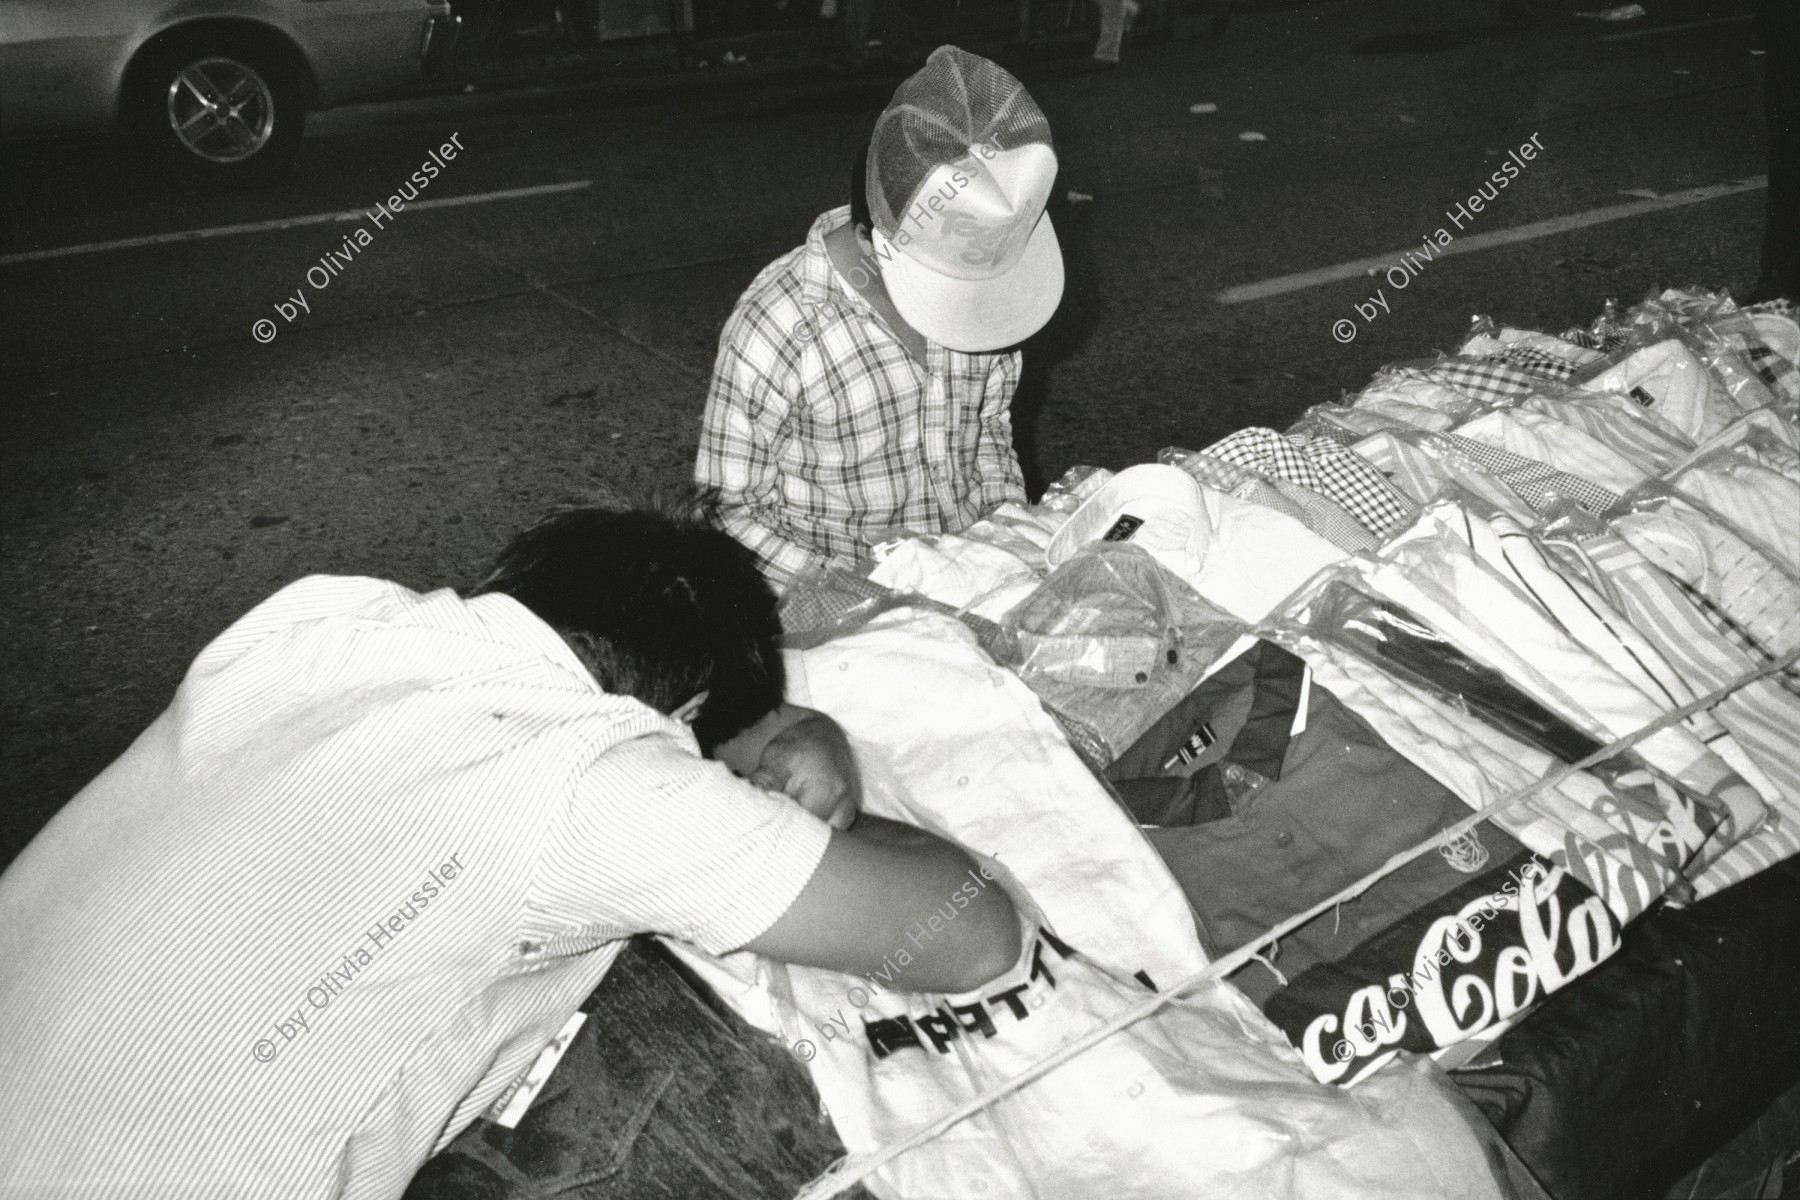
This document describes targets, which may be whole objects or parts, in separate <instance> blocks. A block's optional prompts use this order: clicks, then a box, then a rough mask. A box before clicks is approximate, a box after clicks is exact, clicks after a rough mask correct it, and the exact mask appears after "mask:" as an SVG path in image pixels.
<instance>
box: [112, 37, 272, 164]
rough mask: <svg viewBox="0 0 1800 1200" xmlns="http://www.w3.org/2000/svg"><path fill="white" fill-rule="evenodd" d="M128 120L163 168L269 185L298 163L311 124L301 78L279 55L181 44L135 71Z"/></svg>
mask: <svg viewBox="0 0 1800 1200" xmlns="http://www.w3.org/2000/svg"><path fill="white" fill-rule="evenodd" d="M125 104H126V110H125V119H126V123H127V125H128V126H130V127H131V128H132V129H133V130H134V131H135V132H136V133H137V134H138V135H139V136H140V138H141V139H142V142H143V144H144V148H145V149H146V150H147V151H148V152H149V153H150V155H151V156H152V157H153V158H154V159H156V160H159V161H160V162H161V163H162V164H163V165H164V166H165V167H167V168H170V169H173V170H175V171H177V172H179V173H181V174H183V175H186V176H188V177H190V178H199V179H202V180H205V181H209V182H214V183H218V184H223V185H233V184H256V183H268V182H271V181H273V180H276V179H280V178H283V177H284V176H286V175H287V174H288V172H289V171H291V170H292V169H293V165H294V160H295V158H296V157H298V155H299V153H300V137H301V135H302V134H303V133H304V132H305V130H306V108H305V105H304V103H303V102H302V96H301V88H300V84H299V80H298V79H297V78H296V76H295V72H294V70H293V68H292V67H291V66H290V64H289V63H288V62H287V61H286V60H285V59H284V58H283V57H282V56H281V55H280V54H278V53H273V52H270V51H269V50H266V49H263V48H260V47H251V46H245V45H243V44H241V43H238V44H233V43H231V42H210V43H209V42H201V41H192V42H183V43H178V44H175V45H171V46H167V47H163V48H160V49H157V50H155V51H153V52H152V55H151V57H150V58H149V59H147V60H145V62H144V63H142V64H141V67H140V69H138V70H137V71H136V72H134V81H133V86H132V88H131V91H130V94H129V95H127V96H126V98H125Z"/></svg>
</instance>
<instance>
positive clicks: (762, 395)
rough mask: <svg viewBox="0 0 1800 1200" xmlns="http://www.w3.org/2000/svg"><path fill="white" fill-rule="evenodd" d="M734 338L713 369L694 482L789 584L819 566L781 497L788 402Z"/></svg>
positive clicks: (725, 341) (768, 568) (769, 571)
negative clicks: (779, 462)
mask: <svg viewBox="0 0 1800 1200" xmlns="http://www.w3.org/2000/svg"><path fill="white" fill-rule="evenodd" d="M731 333H732V331H731V327H730V326H727V328H726V331H725V335H724V337H723V338H721V344H720V347H719V358H718V361H717V362H716V363H715V364H714V366H713V376H712V385H711V387H710V388H709V389H708V391H707V396H706V413H705V416H704V417H702V419H701V424H700V453H699V457H698V458H697V459H696V460H695V463H694V482H695V483H696V484H698V485H699V486H700V488H701V489H702V490H704V491H707V492H711V493H712V494H714V495H715V496H717V498H718V502H719V519H720V522H721V523H722V524H723V525H724V526H725V531H726V532H727V533H729V534H731V536H732V537H734V538H736V539H737V540H738V541H740V542H742V543H743V544H744V545H745V546H747V547H749V549H750V550H751V551H752V552H753V553H754V554H755V555H756V557H757V559H758V560H759V561H761V563H762V564H763V571H764V574H766V575H768V576H769V577H770V579H771V580H772V581H774V582H776V583H777V584H778V585H784V584H786V583H787V581H788V580H789V579H791V578H793V577H794V576H795V575H797V574H799V573H800V572H801V571H803V570H805V569H806V568H807V567H808V566H811V565H812V562H813V556H812V555H811V554H810V553H808V552H807V550H806V549H805V548H804V547H803V546H801V545H800V544H799V543H798V542H797V541H795V540H794V538H793V537H792V534H791V532H790V531H789V529H788V528H787V526H786V522H785V521H784V520H783V517H782V511H781V505H780V502H779V500H778V498H777V497H778V488H777V480H776V474H777V473H776V466H775V457H774V447H775V445H776V442H777V441H778V440H779V438H780V437H781V427H782V423H783V421H784V420H785V419H786V415H787V398H786V397H785V396H784V395H782V394H781V392H780V391H778V390H777V389H776V388H775V386H774V385H773V383H771V382H770V380H769V379H768V377H767V376H766V375H764V374H763V373H762V372H761V371H758V370H757V369H756V368H755V367H754V366H753V365H752V364H751V363H750V362H748V361H747V360H746V359H745V357H744V355H743V354H742V353H741V352H740V351H739V350H738V348H737V346H735V345H733V344H732V342H731V340H730V339H731Z"/></svg>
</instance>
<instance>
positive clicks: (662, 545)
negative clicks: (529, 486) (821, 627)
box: [468, 507, 786, 752]
mask: <svg viewBox="0 0 1800 1200" xmlns="http://www.w3.org/2000/svg"><path fill="white" fill-rule="evenodd" d="M488 592H500V593H503V594H505V595H508V596H511V597H512V598H513V599H515V600H517V601H518V602H519V603H521V604H523V605H524V606H525V607H526V608H528V609H530V610H531V611H532V612H533V613H535V614H536V615H537V616H538V617H539V618H540V619H541V620H543V621H544V623H545V624H547V625H549V626H550V627H551V628H552V629H554V630H556V632H557V633H558V634H559V635H560V636H561V637H562V639H563V640H564V641H565V642H567V643H568V644H569V646H570V647H571V648H572V649H573V650H574V651H575V654H576V656H577V657H578V658H580V659H581V661H582V663H583V665H585V666H586V667H587V669H588V670H589V671H591V672H593V675H594V678H595V679H596V680H597V681H598V682H599V684H600V686H601V687H603V688H605V689H606V690H607V691H608V692H611V693H613V694H614V695H625V696H634V697H636V698H637V699H639V700H642V701H643V702H644V703H645V704H648V705H649V706H650V707H652V708H654V709H656V710H657V711H658V712H661V713H669V712H673V711H674V710H675V709H676V708H678V707H680V705H681V704H682V703H683V702H684V701H686V700H687V699H689V698H690V697H692V696H693V695H695V694H696V693H698V692H701V691H705V692H707V693H709V694H708V696H707V700H706V703H705V704H703V705H702V706H701V709H700V715H699V717H698V719H697V720H696V721H695V722H694V736H695V737H696V738H697V739H698V740H699V742H700V745H701V747H702V748H703V749H705V750H707V751H708V752H710V751H711V750H712V749H713V748H714V747H715V746H717V745H718V744H719V743H720V742H723V741H726V740H728V739H730V738H731V737H732V736H733V735H734V734H736V733H738V732H739V731H741V730H743V729H744V728H746V727H747V726H749V725H752V724H754V723H755V722H756V721H758V720H760V719H761V718H762V717H763V716H764V715H765V714H767V713H769V712H771V711H773V710H774V709H775V708H777V707H778V706H779V705H780V704H781V702H782V696H783V694H784V692H785V690H786V680H785V678H784V676H783V672H782V662H781V653H780V650H779V646H778V642H779V639H780V636H781V621H780V618H779V617H778V616H777V615H776V605H777V601H776V598H775V593H774V592H773V591H771V590H770V588H769V585H768V584H767V583H766V582H764V581H763V578H762V575H761V573H760V572H759V571H758V570H757V566H756V559H755V556H754V555H752V554H751V553H750V551H748V550H746V549H745V548H744V547H743V546H741V545H740V544H738V542H737V541H735V540H734V539H733V538H732V537H731V536H730V535H729V534H726V533H722V532H720V531H719V530H717V529H713V528H711V527H709V526H708V525H707V524H705V523H704V522H703V521H701V520H698V519H695V518H694V517H692V516H687V515H671V514H665V513H661V512H647V511H641V510H633V511H620V510H617V509H608V508H596V507H582V508H567V509H562V510H559V511H557V512H553V513H551V514H550V515H549V516H547V517H545V518H544V519H543V520H542V521H540V522H538V523H537V524H536V525H534V526H532V527H531V528H530V529H527V530H526V531H525V532H524V533H521V534H519V535H518V536H517V537H515V538H514V539H513V540H512V541H511V542H510V543H509V544H508V545H507V546H506V548H505V549H504V550H502V551H501V552H500V554H499V555H498V556H497V557H496V558H495V560H494V566H493V569H492V571H491V572H490V573H489V574H488V576H487V578H486V579H484V580H483V581H482V582H481V583H480V584H478V585H477V586H476V587H475V588H474V589H472V590H471V591H470V592H469V593H468V595H470V596H479V595H483V594H485V593H488Z"/></svg>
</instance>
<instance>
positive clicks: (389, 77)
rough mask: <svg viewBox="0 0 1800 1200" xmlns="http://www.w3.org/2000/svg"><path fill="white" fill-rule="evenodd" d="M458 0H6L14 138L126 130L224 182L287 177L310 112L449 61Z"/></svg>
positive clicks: (5, 56) (3, 55) (3, 43)
mask: <svg viewBox="0 0 1800 1200" xmlns="http://www.w3.org/2000/svg"><path fill="white" fill-rule="evenodd" d="M458 22H459V18H457V17H456V16H454V15H452V13H451V11H450V6H449V4H448V3H447V2H446V0H0V136H3V135H13V134H26V133H38V132H48V131H54V130H64V129H79V128H83V127H88V126H104V125H112V124H116V125H119V126H122V127H123V128H124V129H126V130H127V131H129V132H130V133H132V134H133V135H135V136H136V137H138V138H139V139H141V141H142V143H143V145H144V147H145V148H146V150H148V151H149V152H150V153H151V154H152V155H154V156H155V157H157V158H159V159H161V160H162V161H163V162H164V163H165V164H167V165H170V166H173V167H175V168H178V169H182V170H186V171H189V172H192V173H194V174H198V175H200V176H203V177H210V178H212V179H216V180H218V181H221V182H251V181H265V180H268V179H273V178H277V177H280V176H282V175H285V174H286V173H287V172H288V170H289V169H290V168H291V167H292V165H293V162H294V158H295V156H296V155H297V154H298V153H299V150H300V138H301V135H302V133H303V132H304V131H305V128H306V111H307V110H308V109H313V108H324V107H328V106H330V105H332V104H336V103H340V102H342V101H344V100H349V99H353V98H357V97H361V96H367V95H371V94H373V93H376V92H379V91H382V90H384V89H387V88H391V87H393V86H395V85H396V84H400V83H404V82H407V81H409V80H412V79H417V78H418V77H419V76H420V74H421V72H422V71H426V70H430V69H433V68H434V67H435V66H436V65H437V64H439V63H441V62H443V61H444V59H445V58H446V56H447V55H448V54H449V51H450V46H451V44H452V42H454V40H455V36H456V31H457V26H458Z"/></svg>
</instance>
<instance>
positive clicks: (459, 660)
mask: <svg viewBox="0 0 1800 1200" xmlns="http://www.w3.org/2000/svg"><path fill="white" fill-rule="evenodd" d="M829 837H830V831H829V830H828V829H827V827H826V826H825V825H824V824H823V823H822V822H820V821H818V820H816V819H815V818H813V817H812V816H810V815H809V814H807V813H806V812H805V811H804V810H802V809H801V808H799V806H797V805H795V804H792V803H790V802H788V801H786V800H782V799H780V798H777V797H774V796H771V795H768V794H765V793H763V792H761V791H759V790H757V789H755V788H753V787H751V786H750V785H748V784H747V783H743V782H742V781H739V780H737V779H735V778H734V777H733V776H732V775H731V774H730V772H729V771H727V770H726V769H725V768H724V767H723V766H721V765H719V764H716V763H710V762H707V761H705V760H704V759H702V758H700V757H699V754H698V751H697V748H696V747H695V745H694V742H693V739H692V737H691V736H690V735H689V733H688V732H687V731H686V729H685V728H684V727H682V726H681V724H680V723H679V722H676V721H672V720H670V719H669V718H668V717H665V716H663V715H662V714H660V713H657V712H654V711H652V710H651V709H650V708H648V707H647V706H645V705H643V704H641V703H639V702H638V701H636V700H633V699H630V698H626V697H619V696H610V695H607V694H606V693H604V692H603V691H601V690H600V688H599V687H598V686H597V685H596V684H595V683H594V681H593V679H592V677H591V676H590V675H589V674H588V673H587V672H586V671H585V670H584V669H583V668H582V666H581V663H580V661H579V660H578V659H577V658H576V657H575V656H574V654H573V652H572V651H570V649H569V648H568V646H567V645H566V644H565V643H564V642H563V641H562V640H561V639H560V638H559V637H558V636H557V635H556V634H555V632H554V631H552V630H551V629H550V628H549V627H548V626H547V625H545V624H543V623H542V622H541V621H539V620H538V619H537V618H536V617H534V616H533V615H532V614H531V613H530V612H528V611H527V610H526V609H525V608H524V607H523V606H521V605H520V604H518V603H517V602H516V601H514V600H512V599H511V598H510V597H506V596H501V595H491V596H483V597H480V598H478V599H475V600H468V601H465V600H462V599H459V598H458V597H457V596H456V595H455V594H454V593H452V592H449V591H439V592H433V593H430V594H428V595H420V594H417V593H413V592H410V591H407V590H406V589H404V588H402V587H400V586H398V585H396V584H392V583H385V582H382V581H379V580H373V579H353V578H336V577H326V576H315V577H312V578H308V579H304V580H301V581H300V582H298V583H295V584H293V585H292V586H290V587H288V588H286V589H284V590H283V591H281V592H279V593H278V594H276V595H275V596H274V597H272V598H271V599H269V600H268V601H266V602H264V603H263V604H262V605H260V606H259V607H257V608H256V609H254V610H252V611H251V612H250V613H249V614H248V615H247V616H245V617H244V618H243V619H241V620H240V621H238V622H237V623H236V624H235V625H233V626H232V627H231V628H230V629H228V630H227V631H226V632H225V633H224V634H222V635H221V636H220V637H219V638H218V639H217V640H215V641H214V642H213V643H212V644H211V645H209V646H208V647H207V648H206V649H205V650H204V651H203V652H202V653H201V655H200V657H199V658H198V659H197V660H196V661H195V662H194V664H193V666H192V668H191V669H190V670H189V672H188V675H187V677H186V678H185V680H184V681H183V683H182V685H181V687H180V690H179V691H178V692H177V694H176V696H175V700H174V702H173V704H171V705H170V707H169V709H168V710H167V711H166V712H164V713H163V714H162V716H161V717H160V718H158V719H157V721H156V722H155V723H154V724H153V725H151V727H150V728H149V729H148V730H147V731H146V732H145V733H144V734H143V735H142V736H140V737H139V738H138V739H137V741H136V742H135V743H134V744H133V745H132V746H131V748H130V749H129V750H128V751H127V752H126V753H125V755H124V756H123V757H121V758H120V759H119V760H118V761H116V762H115V763H113V765H112V766H111V767H109V768H108V769H107V770H106V771H105V772H103V773H102V774H101V775H100V777H99V778H97V779H96V780H95V781H94V782H93V783H91V784H89V785H88V787H86V788H85V789H84V790H83V791H82V792H81V793H80V795H78V796H77V797H76V798H75V799H74V800H73V801H71V802H70V803H69V804H68V805H67V806H66V807H65V808H64V809H63V810H62V811H61V812H60V813H58V814H57V816H56V818H55V819H54V820H53V821H52V822H51V823H50V824H49V825H48V826H47V827H46V828H45V829H44V831H43V832H42V833H41V834H39V836H38V837H37V839H36V840H35V841H33V842H32V843H31V845H30V846H28V847H27V848H26V850H25V852H24V853H23V854H22V855H21V856H20V857H19V859H18V860H17V861H15V862H14V863H13V864H12V866H11V867H10V868H9V869H8V870H7V872H6V873H5V875H4V876H0V1029H4V1030H5V1035H4V1037H0V1080H4V1081H5V1084H4V1087H5V1096H4V1099H0V1146H3V1147H5V1150H4V1152H3V1153H0V1197H6V1198H8V1200H12V1198H15V1197H16V1198H19V1200H24V1198H27V1197H29V1198H30V1200H43V1198H51V1197H55V1198H69V1197H90V1196H91V1197H108V1198H109V1200H115V1198H121V1197H147V1198H148V1197H155V1198H162V1197H168V1198H170V1200H177V1198H178V1200H206V1198H210V1197H219V1198H221V1200H222V1198H225V1197H230V1198H232V1200H240V1198H243V1197H263V1196H267V1197H281V1198H283V1200H288V1198H305V1197H339V1196H342V1197H355V1198H366V1197H394V1196H398V1195H400V1194H401V1192H402V1191H403V1190H404V1189H405V1187H406V1184H407V1181H408V1180H409V1179H410V1177H411V1176H412V1173H413V1172H414V1170H415V1169H416V1168H417V1167H418V1166H419V1164H420V1163H421V1162H423V1161H424V1159H425V1158H426V1157H427V1156H428V1154H429V1153H430V1152H431V1151H432V1150H433V1149H435V1148H437V1147H441V1146H442V1145H444V1144H445V1143H447V1142H448V1141H449V1140H450V1139H451V1138H452V1137H453V1136H455V1134H456V1133H458V1132H459V1131H460V1130H461V1129H462V1128H463V1127H465V1126H466V1125H468V1124H469V1123H470V1122H471V1121H472V1120H473V1119H474V1118H475V1117H476V1115H477V1114H479V1113H480V1112H482V1111H483V1110H484V1109H486V1108H487V1107H488V1106H489V1105H490V1104H491V1103H492V1102H493V1101H494V1099H495V1098H496V1096H497V1095H498V1094H499V1093H500V1092H501V1091H503V1090H504V1089H505V1088H506V1086H507V1084H508V1083H509V1082H510V1081H511V1080H512V1079H514V1078H515V1077H516V1076H518V1075H519V1074H520V1072H521V1071H523V1070H524V1069H525V1068H526V1067H527V1066H528V1065H529V1064H530V1063H531V1061H532V1060H533V1058H534V1057H535V1056H536V1055H537V1053H538V1051H539V1050H540V1049H541V1048H542V1047H543V1046H544V1045H545V1044H546V1043H547V1042H548V1041H549V1040H550V1039H551V1038H552V1036H553V1035H555V1033H556V1032H557V1031H558V1029H559V1028H560V1027H561V1026H562V1024H563V1023H564V1021H566V1020H567V1018H568V1017H569V1015H570V1014H571V1013H573V1012H574V1011H575V1009H576V1008H577V1007H578V1006H579V1005H580V1004H581V1003H582V1001H583V1000H584V999H585V998H586V997H587V996H588V994H589V993H590V992H591V991H592V990H593V989H594V987H595V985H596V984H597V983H598V982H599V980H600V978H601V976H603V975H604V974H605V973H606V970H607V968H608V967H609V966H610V965H611V963H612V961H613V959H614V958H615V957H616V955H617V953H618V950H619V948H620V946H621V939H623V938H625V937H627V936H629V935H631V934H635V933H639V932H647V931H659V932H663V933H668V934H672V935H674V936H675V937H678V938H682V939H685V940H687V941H690V942H692V943H693V944H695V945H697V946H700V947H703V948H705V949H707V950H709V951H712V952H715V953H722V952H725V951H728V950H732V949H735V948H737V947H739V946H742V945H743V944H744V943H745V942H746V941H749V940H751V939H753V938H755V937H756V936H757V935H759V934H760V933H762V932H763V931H764V930H765V929H767V928H768V927H769V926H770V925H771V924H772V923H773V922H774V921H775V920H776V919H777V918H778V917H779V916H780V915H781V914H782V913H783V912H784V911H786V909H787V908H788V906H789V905H790V904H791V903H792V902H793V900H794V899H795V897H796V896H798V894H799V893H800V891H801V889H802V888H804V887H805V885H806V883H807V881H808V879H809V878H810V877H811V875H812V872H813V870H814V868H815V867H816V866H817V864H818V862H819V860H820V858H821V856H822V855H823V853H824V850H825V846H826V844H827V842H828V840H829Z"/></svg>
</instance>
